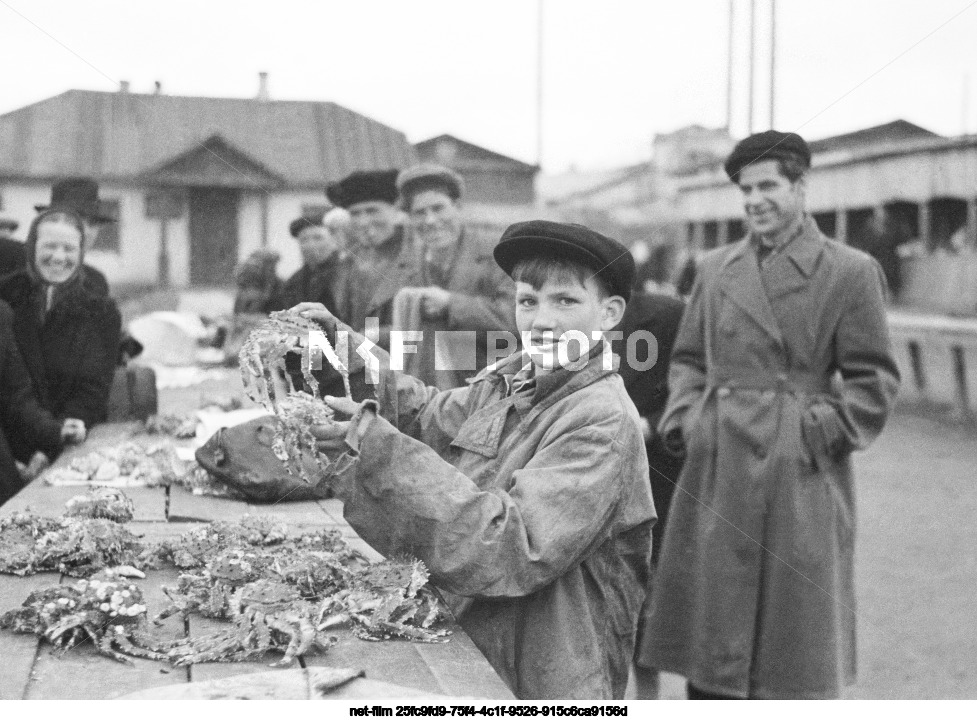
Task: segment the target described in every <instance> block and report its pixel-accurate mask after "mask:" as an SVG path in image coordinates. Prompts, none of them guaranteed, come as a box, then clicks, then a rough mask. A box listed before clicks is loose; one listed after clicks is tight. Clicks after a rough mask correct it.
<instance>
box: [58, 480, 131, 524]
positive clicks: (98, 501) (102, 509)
mask: <svg viewBox="0 0 977 721" xmlns="http://www.w3.org/2000/svg"><path fill="white" fill-rule="evenodd" d="M64 505H65V509H66V510H65V515H66V516H74V517H76V518H107V519H108V520H110V521H115V522H116V523H128V522H129V521H131V520H132V518H133V515H134V514H135V510H136V508H135V506H134V505H133V503H132V499H130V498H129V497H128V496H127V495H126V494H125V493H123V492H122V491H120V490H119V489H117V488H105V487H101V486H96V487H94V488H91V489H89V490H88V491H87V492H86V493H83V494H81V495H78V496H74V497H72V498H69V499H68V501H67V503H65V504H64Z"/></svg>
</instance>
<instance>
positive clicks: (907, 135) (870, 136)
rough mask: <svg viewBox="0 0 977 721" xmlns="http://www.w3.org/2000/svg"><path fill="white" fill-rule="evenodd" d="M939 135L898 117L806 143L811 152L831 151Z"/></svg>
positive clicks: (937, 136)
mask: <svg viewBox="0 0 977 721" xmlns="http://www.w3.org/2000/svg"><path fill="white" fill-rule="evenodd" d="M939 137H940V136H939V135H937V134H936V133H934V132H933V131H931V130H927V129H926V128H922V127H920V126H919V125H916V124H915V123H910V122H909V121H908V120H901V119H900V120H893V121H892V122H889V123H883V124H882V125H873V126H872V127H870V128H862V129H861V130H856V131H854V132H851V133H843V134H842V135H832V136H831V137H829V138H821V139H820V140H812V141H811V142H810V143H808V145H810V147H811V152H812V153H832V152H835V151H838V150H860V149H863V148H866V147H868V146H875V145H886V144H889V143H899V142H903V141H907V140H925V139H928V138H939Z"/></svg>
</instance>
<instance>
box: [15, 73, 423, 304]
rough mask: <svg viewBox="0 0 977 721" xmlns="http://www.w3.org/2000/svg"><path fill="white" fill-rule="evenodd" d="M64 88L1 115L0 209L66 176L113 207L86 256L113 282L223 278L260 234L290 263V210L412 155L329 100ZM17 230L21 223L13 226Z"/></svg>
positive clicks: (27, 205) (398, 140) (286, 266)
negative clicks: (94, 189) (89, 182)
mask: <svg viewBox="0 0 977 721" xmlns="http://www.w3.org/2000/svg"><path fill="white" fill-rule="evenodd" d="M122 88H123V89H122V90H121V91H120V92H115V93H107V92H93V91H83V90H69V91H67V92H65V93H62V94H61V95H57V96H55V97H52V98H49V99H47V100H43V101H41V102H38V103H34V104H32V105H29V106H27V107H24V108H21V109H19V110H15V111H13V112H10V113H7V114H5V115H2V116H0V211H2V212H3V214H4V215H7V216H12V217H14V218H16V219H17V220H18V221H20V224H21V228H22V230H23V229H25V228H26V227H27V225H29V223H30V221H31V218H32V217H33V216H34V214H35V211H34V206H35V205H38V204H46V203H47V202H48V200H49V197H50V186H51V184H52V183H53V182H54V181H55V180H57V179H58V178H61V177H65V176H79V175H83V176H90V177H93V178H95V179H96V180H97V181H98V182H99V184H100V186H101V189H100V195H101V197H103V198H104V199H105V203H104V205H105V210H106V211H108V212H111V213H113V214H114V215H115V217H116V218H117V219H118V223H116V224H114V225H111V226H107V227H106V228H105V229H104V230H103V232H102V234H101V235H100V238H99V242H98V244H97V245H96V247H95V248H93V249H92V251H91V253H90V254H89V261H90V262H91V263H92V264H93V265H95V266H96V267H98V268H99V269H100V270H102V271H103V272H104V273H105V274H106V276H107V277H108V279H109V281H110V283H112V284H113V287H114V288H123V287H125V286H134V287H149V286H174V287H184V286H189V285H204V286H206V285H226V284H228V283H230V282H232V270H233V268H234V265H235V264H236V263H237V262H238V260H239V259H241V258H243V257H245V256H247V255H248V254H249V253H250V252H251V251H253V250H255V249H256V248H259V247H262V246H267V247H271V248H274V249H276V250H278V251H279V252H281V254H282V263H281V265H280V266H279V272H280V274H287V273H290V272H291V271H293V270H294V269H296V268H297V267H298V266H299V265H300V262H301V261H300V256H299V252H298V248H297V246H296V244H295V242H294V241H293V239H292V238H291V237H290V236H289V234H288V224H289V222H290V221H291V220H293V219H294V218H296V217H297V216H299V215H300V214H302V213H303V212H308V211H311V210H313V209H315V208H325V207H326V204H327V203H326V199H325V195H324V187H325V185H326V183H328V182H330V181H333V180H337V179H339V178H341V177H343V176H345V175H347V174H348V173H350V172H352V171H354V170H361V169H381V168H403V167H406V166H407V165H410V164H412V163H414V162H416V160H417V156H416V154H415V152H414V148H413V146H412V145H411V144H410V143H409V142H408V141H407V138H406V137H405V135H404V134H403V133H401V132H400V131H398V130H395V129H394V128H391V127H389V126H386V125H384V124H382V123H379V122H377V121H375V120H372V119H370V118H368V117H365V116H363V115H360V114H358V113H355V112H353V111H351V110H348V109H346V108H344V107H341V106H339V105H337V104H335V103H331V102H304V101H276V100H269V99H267V93H266V92H262V93H259V96H258V97H257V98H253V99H235V98H202V97H179V96H173V95H164V94H160V93H155V94H138V93H132V92H129V91H128V86H127V85H126V84H123V85H122ZM24 232H26V231H24Z"/></svg>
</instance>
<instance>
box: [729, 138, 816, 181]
mask: <svg viewBox="0 0 977 721" xmlns="http://www.w3.org/2000/svg"><path fill="white" fill-rule="evenodd" d="M784 158H793V159H795V160H799V161H801V163H803V165H804V167H805V168H810V167H811V149H810V148H809V147H808V146H807V142H806V141H805V140H804V138H802V137H801V136H800V135H798V134H797V133H781V132H778V131H776V130H766V131H764V132H762V133H757V134H756V135H751V136H750V137H748V138H743V140H741V141H740V142H738V143H737V144H736V147H735V148H733V152H732V153H730V154H729V157H728V158H727V159H726V175H728V176H729V179H730V180H732V181H733V182H734V183H735V182H736V181H737V180H738V179H739V172H740V170H742V169H743V167H744V166H746V165H750V164H751V163H758V162H760V161H762V160H781V159H784Z"/></svg>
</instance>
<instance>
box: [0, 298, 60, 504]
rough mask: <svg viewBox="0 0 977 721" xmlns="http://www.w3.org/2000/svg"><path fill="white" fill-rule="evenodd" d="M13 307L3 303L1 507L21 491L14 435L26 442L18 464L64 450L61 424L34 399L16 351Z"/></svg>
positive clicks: (0, 308) (0, 331) (0, 309)
mask: <svg viewBox="0 0 977 721" xmlns="http://www.w3.org/2000/svg"><path fill="white" fill-rule="evenodd" d="M13 321H14V314H13V311H12V310H11V309H10V306H9V305H7V304H6V303H3V302H0V505H2V504H3V503H6V502H7V500H9V499H10V498H11V497H12V496H13V495H14V494H15V493H17V491H19V490H20V488H21V485H22V484H21V480H20V474H19V473H18V472H17V465H16V463H15V462H14V461H15V455H14V452H13V449H12V448H11V447H10V444H9V443H8V438H9V437H10V436H11V434H17V435H18V437H20V438H23V439H24V443H23V444H22V445H23V448H22V450H23V451H25V453H21V454H18V455H17V456H16V459H17V460H20V461H23V462H25V463H26V462H27V461H28V460H29V458H30V456H31V455H32V454H33V452H34V451H35V450H40V451H43V452H44V453H45V454H46V455H47V456H48V457H49V458H53V457H54V456H56V455H58V453H59V452H60V450H61V424H60V423H59V422H58V421H56V420H55V419H54V418H53V417H52V416H51V414H50V413H48V412H47V411H46V410H44V408H42V407H41V404H40V403H39V402H38V400H37V396H36V395H34V389H33V388H32V386H31V379H30V375H29V374H28V372H27V368H26V366H25V365H24V360H23V358H21V355H20V351H19V350H18V349H17V342H16V340H15V339H14V328H13Z"/></svg>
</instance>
